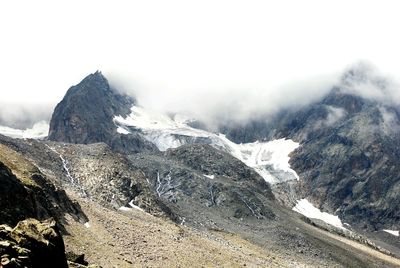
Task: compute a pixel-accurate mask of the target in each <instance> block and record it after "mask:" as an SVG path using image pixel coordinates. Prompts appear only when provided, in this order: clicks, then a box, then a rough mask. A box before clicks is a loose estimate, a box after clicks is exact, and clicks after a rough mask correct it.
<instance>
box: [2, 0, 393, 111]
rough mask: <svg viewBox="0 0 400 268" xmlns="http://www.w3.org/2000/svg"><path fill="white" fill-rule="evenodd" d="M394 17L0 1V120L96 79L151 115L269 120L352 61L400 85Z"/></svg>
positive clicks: (336, 11) (283, 4)
mask: <svg viewBox="0 0 400 268" xmlns="http://www.w3.org/2000/svg"><path fill="white" fill-rule="evenodd" d="M399 7H400V3H398V1H395V0H393V1H388V0H380V1H368V0H367V1H365V0H364V1H358V0H351V1H343V0H337V1H329V2H328V1H318V0H303V1H295V0H293V1H288V0H283V1H233V0H231V1H207V0H205V1H123V0H121V1H101V0H96V1H94V0H85V1H76V0H72V1H71V0H70V1H43V0H37V1H28V0H27V1H18V0H16V1H1V2H0V25H2V26H1V31H0V35H1V42H0V74H1V75H0V96H1V99H0V106H1V107H3V108H1V107H0V113H1V114H3V115H4V109H5V108H4V107H6V106H5V105H3V104H4V103H12V104H13V105H14V106H15V107H17V106H18V105H17V104H16V103H24V106H27V104H29V105H33V107H37V105H41V104H46V107H51V106H52V105H53V106H54V105H55V104H56V103H57V102H59V101H60V100H61V99H62V97H63V96H64V94H65V92H66V90H67V89H68V88H69V87H70V86H71V85H73V84H77V83H78V82H79V81H80V80H81V79H82V78H83V77H85V76H86V75H87V74H89V73H93V72H94V71H96V70H101V71H102V72H103V73H104V74H105V75H106V76H107V77H108V78H109V79H110V81H111V82H113V84H115V85H116V86H117V87H120V88H122V89H123V90H126V91H130V92H132V91H133V92H135V94H136V95H137V96H138V98H139V101H140V102H141V103H142V104H143V105H145V106H148V107H151V108H154V109H157V108H159V109H161V110H165V109H166V110H174V109H175V110H180V109H193V110H194V111H195V112H197V113H204V114H206V113H210V114H213V113H215V112H216V111H217V110H220V111H225V113H231V110H229V109H228V108H232V107H234V106H238V105H239V106H238V111H240V114H242V115H243V117H247V116H248V114H252V113H254V109H249V107H251V106H254V107H261V108H262V109H266V108H265V107H269V108H268V109H271V111H273V110H274V109H275V108H274V107H279V106H280V105H285V104H291V103H296V102H306V101H308V100H309V99H310V98H312V97H316V96H318V95H319V94H322V93H321V92H323V91H324V90H326V88H327V87H329V85H330V84H332V81H334V79H335V78H336V77H337V75H338V73H339V72H341V71H343V69H344V68H346V67H347V66H348V65H349V64H352V63H354V62H356V61H359V60H367V61H370V62H372V63H373V64H374V65H376V66H378V67H379V69H380V70H381V71H382V72H384V73H385V74H389V75H392V76H394V77H398V76H400V53H399V48H400V36H399V35H398V25H400V16H398V10H399ZM29 105H28V106H29ZM35 105H36V106H35ZM225 107H227V108H226V109H225ZM15 110H18V109H15ZM15 113H17V112H15ZM21 114H22V116H23V114H24V113H21ZM239 117H240V116H239Z"/></svg>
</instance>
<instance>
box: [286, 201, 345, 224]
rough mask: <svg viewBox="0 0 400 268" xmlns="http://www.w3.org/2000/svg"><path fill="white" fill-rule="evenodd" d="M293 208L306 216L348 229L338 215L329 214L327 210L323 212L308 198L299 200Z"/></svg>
mask: <svg viewBox="0 0 400 268" xmlns="http://www.w3.org/2000/svg"><path fill="white" fill-rule="evenodd" d="M293 210H294V211H296V212H298V213H300V214H302V215H304V216H306V217H307V218H310V219H318V220H321V221H324V222H326V223H327V224H330V225H332V226H335V227H337V228H340V229H346V228H344V226H343V224H342V221H341V220H340V219H339V217H338V216H335V215H332V214H329V213H327V212H322V211H321V210H319V209H318V208H316V207H314V205H313V204H311V203H310V202H309V201H308V200H307V199H301V200H298V201H297V204H296V206H295V207H294V208H293Z"/></svg>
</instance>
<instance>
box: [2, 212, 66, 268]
mask: <svg viewBox="0 0 400 268" xmlns="http://www.w3.org/2000/svg"><path fill="white" fill-rule="evenodd" d="M0 258H1V265H0V267H4V268H18V267H30V268H54V267H60V268H68V263H67V258H66V256H65V248H64V241H63V239H62V237H61V235H60V232H59V230H58V228H57V226H56V223H55V221H54V220H47V221H43V222H40V221H38V220H36V219H26V220H24V221H20V222H19V223H18V224H17V226H16V227H15V228H11V227H9V226H8V225H0Z"/></svg>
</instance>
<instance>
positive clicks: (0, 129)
mask: <svg viewBox="0 0 400 268" xmlns="http://www.w3.org/2000/svg"><path fill="white" fill-rule="evenodd" d="M49 128H50V125H49V124H48V123H47V122H45V121H40V122H37V123H35V124H34V125H33V127H32V128H27V129H15V128H10V127H6V126H0V134H2V135H4V136H8V137H11V138H19V139H43V138H45V137H47V134H48V133H49Z"/></svg>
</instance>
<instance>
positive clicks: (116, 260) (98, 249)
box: [64, 201, 301, 267]
mask: <svg viewBox="0 0 400 268" xmlns="http://www.w3.org/2000/svg"><path fill="white" fill-rule="evenodd" d="M81 204H82V207H83V209H84V210H85V213H87V215H88V217H89V219H90V221H89V224H90V227H88V228H87V227H85V226H84V225H82V224H78V223H76V222H75V221H73V220H72V219H71V220H70V221H69V225H68V226H67V231H68V232H69V235H66V236H65V237H64V239H65V243H66V249H67V251H69V250H70V251H74V252H84V253H85V254H86V258H87V259H88V261H89V262H90V263H97V264H100V265H102V266H103V267H136V266H142V267H243V266H250V267H256V266H258V267H299V265H300V267H301V264H300V263H294V262H289V261H287V260H285V258H284V257H283V256H279V255H277V254H274V253H271V252H267V251H266V250H265V249H262V248H261V247H259V246H256V245H254V244H251V243H250V242H248V241H246V240H244V239H242V238H240V237H238V236H237V235H234V234H229V233H225V232H218V231H212V232H209V233H207V234H206V233H202V232H196V231H193V230H192V229H190V228H188V227H185V226H179V225H176V224H174V223H172V222H169V221H165V220H162V219H159V218H156V217H154V216H151V215H150V214H147V213H145V212H142V211H139V210H132V211H127V212H117V211H113V210H110V209H106V208H104V207H101V206H99V205H97V204H95V203H93V202H91V201H83V202H81Z"/></svg>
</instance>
